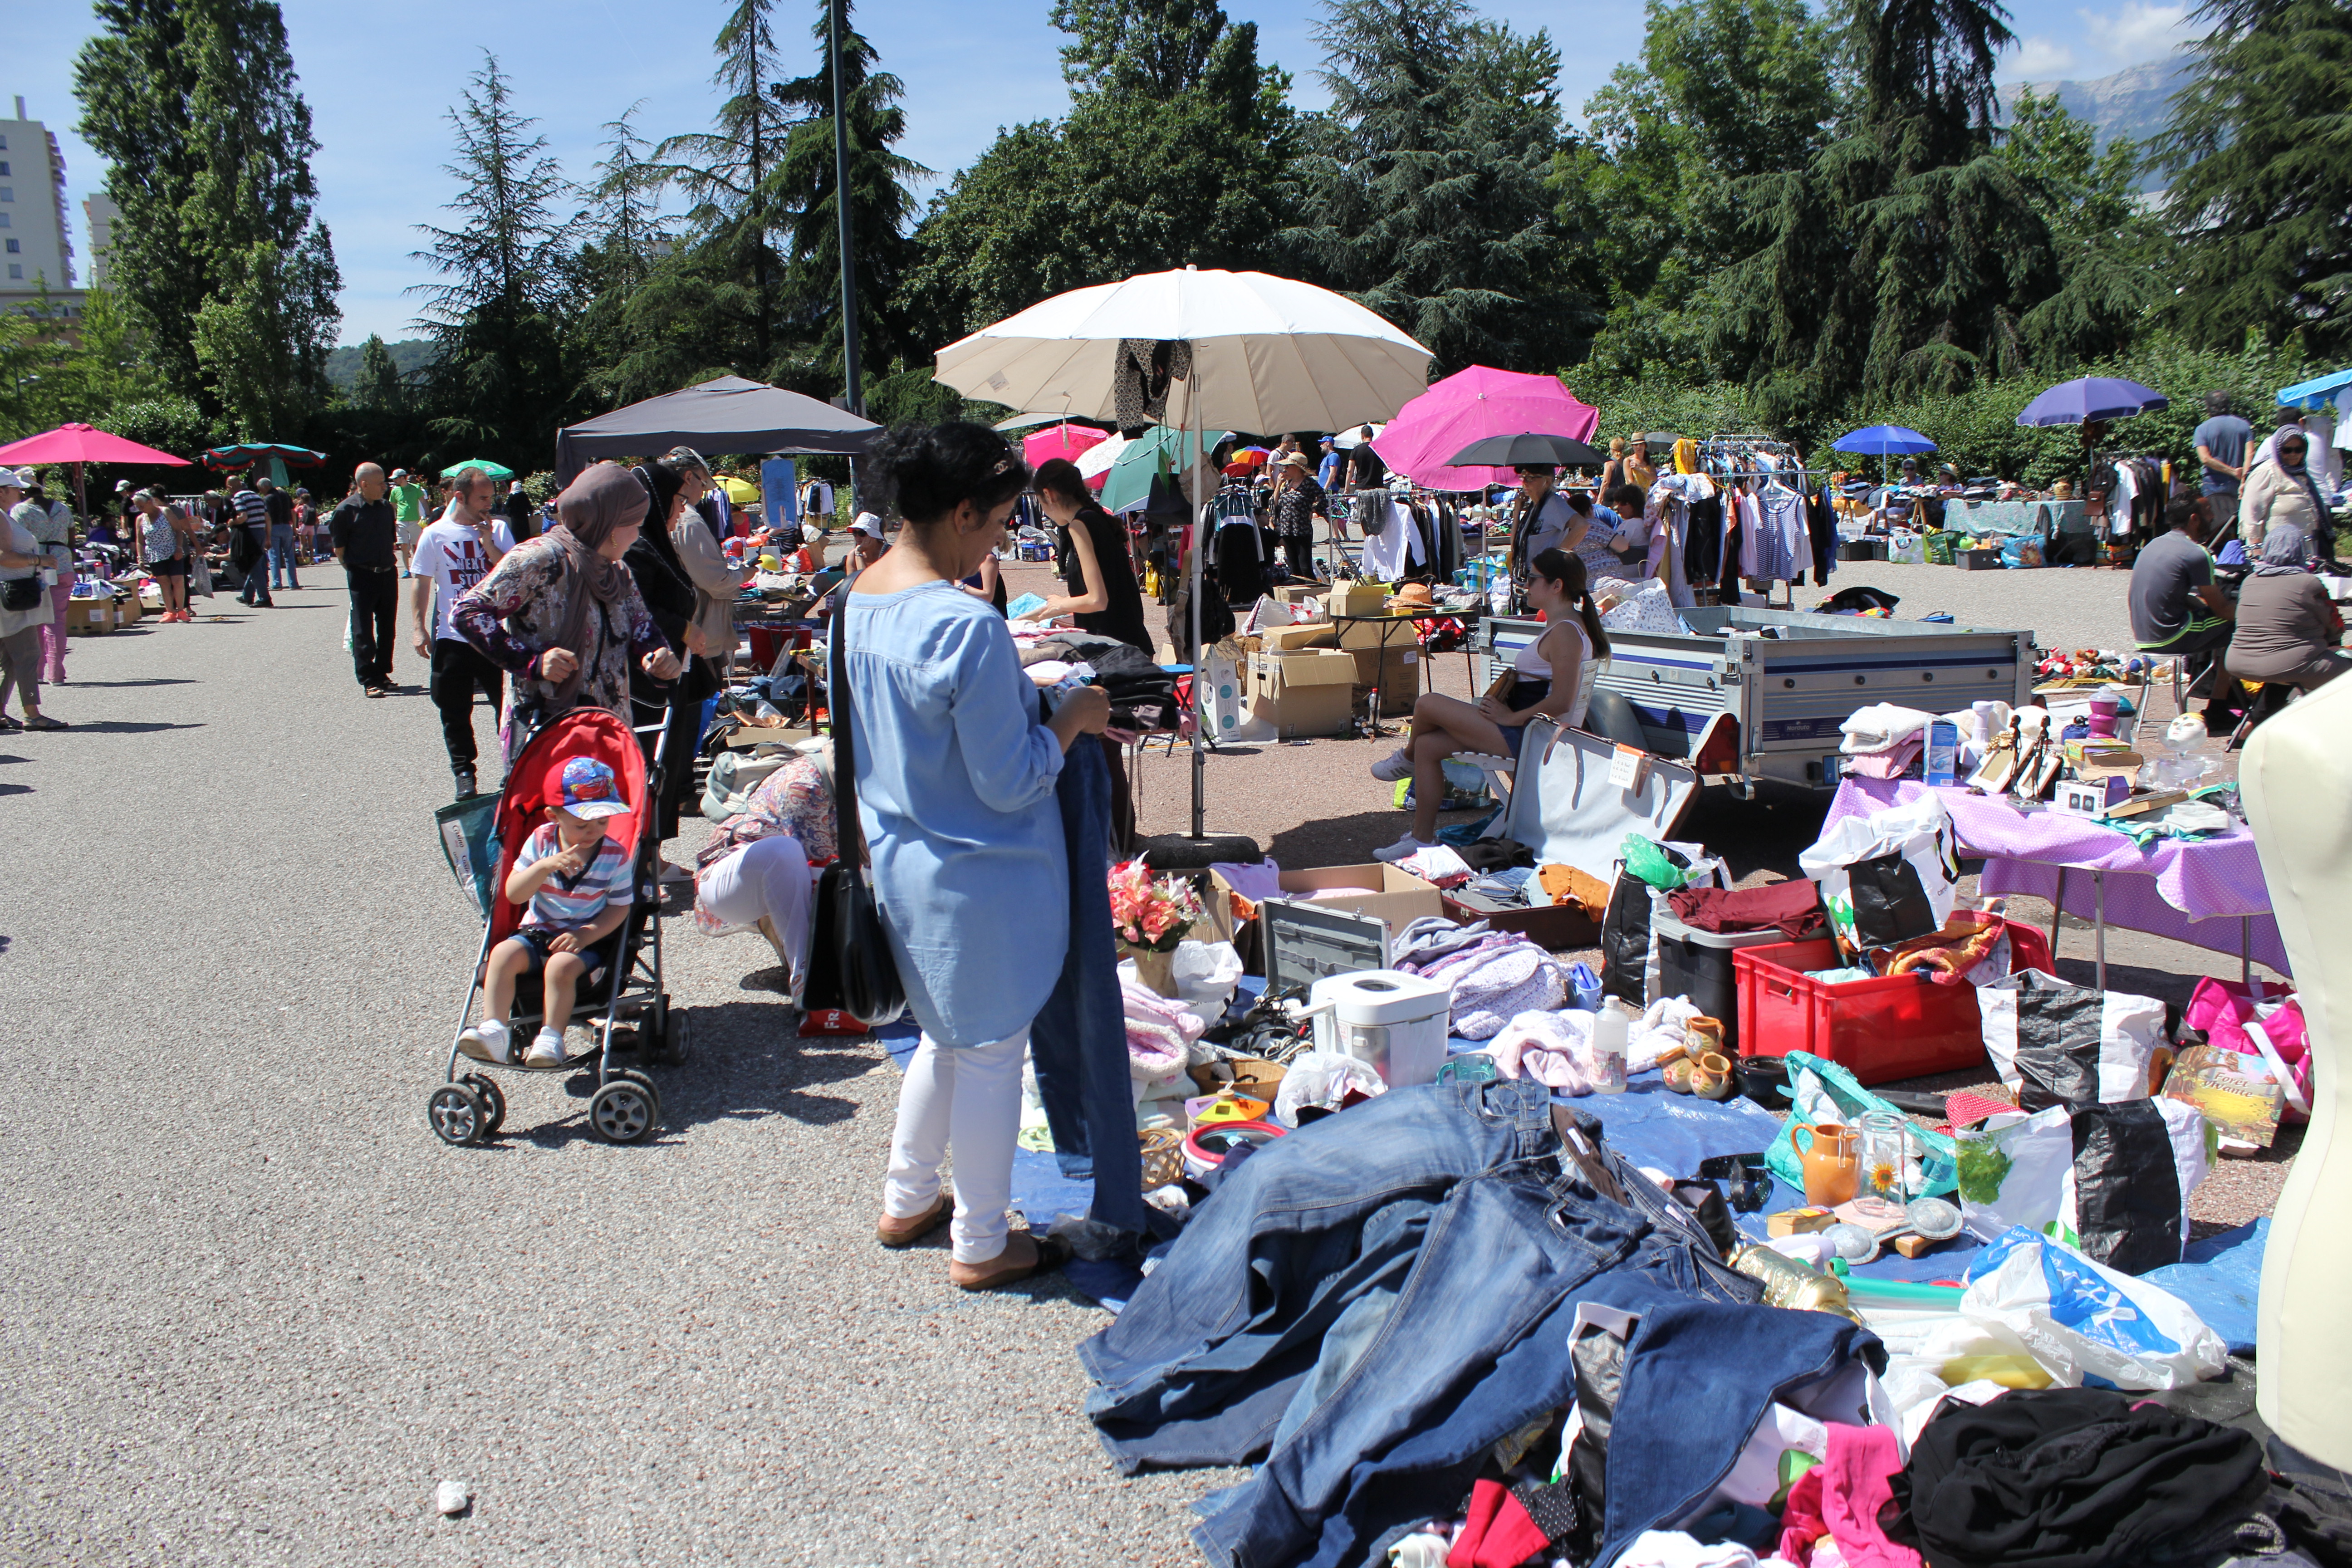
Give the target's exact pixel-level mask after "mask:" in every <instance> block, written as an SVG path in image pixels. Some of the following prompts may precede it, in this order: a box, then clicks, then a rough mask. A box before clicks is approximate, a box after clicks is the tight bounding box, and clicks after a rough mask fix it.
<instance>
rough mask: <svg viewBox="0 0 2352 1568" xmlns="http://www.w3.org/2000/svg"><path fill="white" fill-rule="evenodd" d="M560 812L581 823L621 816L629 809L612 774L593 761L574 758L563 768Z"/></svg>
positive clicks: (607, 768)
mask: <svg viewBox="0 0 2352 1568" xmlns="http://www.w3.org/2000/svg"><path fill="white" fill-rule="evenodd" d="M562 806H563V809H564V810H566V811H568V812H570V813H571V814H572V816H577V817H580V818H582V819H583V820H584V821H593V820H595V819H596V818H598V817H600V816H624V815H625V814H626V813H627V811H628V809H629V806H628V803H627V802H626V801H624V800H623V799H622V798H621V786H620V784H619V782H618V781H617V780H615V779H614V777H613V770H612V769H611V768H609V767H606V766H605V765H604V763H600V762H598V761H597V760H596V759H595V758H593V757H573V758H572V759H571V760H570V761H569V762H567V763H564V764H563V799H562Z"/></svg>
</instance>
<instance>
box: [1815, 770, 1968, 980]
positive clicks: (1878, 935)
mask: <svg viewBox="0 0 2352 1568" xmlns="http://www.w3.org/2000/svg"><path fill="white" fill-rule="evenodd" d="M1889 857H1895V858H1900V859H1901V860H1902V861H1903V863H1904V865H1906V866H1907V867H1908V868H1910V872H1911V876H1912V878H1913V879H1916V882H1917V885H1918V892H1919V894H1920V895H1922V896H1923V897H1924V900H1925V908H1924V910H1917V911H1915V913H1916V918H1915V919H1912V920H1910V921H1907V922H1906V923H1905V924H1903V925H1901V926H1899V927H1894V928H1888V927H1885V925H1884V924H1883V923H1882V922H1883V921H1884V920H1885V909H1884V907H1883V906H1882V905H1881V904H1879V903H1878V902H1877V901H1876V900H1866V904H1867V905H1868V907H1866V908H1865V909H1864V910H1863V912H1862V916H1861V918H1860V921H1859V924H1857V916H1856V911H1855V905H1854V889H1853V875H1852V872H1851V868H1853V867H1854V866H1857V865H1859V864H1861V863H1862V862H1864V861H1880V860H1884V859H1885V858H1889ZM1797 864H1798V866H1799V867H1800V868H1801V869H1802V870H1803V871H1804V873H1805V875H1806V876H1808V877H1811V879H1813V880H1814V881H1815V882H1817V883H1819V884H1820V885H1821V889H1822V908H1823V909H1824V910H1828V911H1829V917H1830V922H1831V924H1832V925H1833V926H1834V927H1836V929H1837V933H1838V938H1839V940H1840V941H1842V942H1844V943H1845V944H1846V945H1847V946H1848V947H1849V948H1856V949H1859V948H1870V947H1887V946H1892V945H1893V944H1894V943H1895V942H1909V941H1912V940H1913V939H1914V938H1916V937H1922V936H1930V935H1933V934H1934V933H1935V932H1937V931H1941V930H1943V929H1944V927H1945V926H1946V925H1948V924H1949V923H1950V921H1951V919H1952V904H1953V901H1954V898H1955V895H1956V894H1957V893H1958V889H1959V879H1960V862H1959V838H1958V835H1957V834H1956V833H1954V831H1953V830H1952V818H1951V816H1950V814H1949V813H1948V812H1946V811H1945V809H1944V803H1943V802H1942V801H1941V800H1939V799H1937V797H1936V796H1935V795H1921V796H1920V797H1919V798H1918V799H1917V800H1915V801H1911V802H1909V803H1908V804H1906V805H1892V806H1888V807H1887V808H1886V809H1885V810H1884V811H1874V812H1871V813H1869V814H1868V815H1867V816H1848V817H1842V818H1840V819H1839V821H1838V822H1837V823H1836V824H1835V825H1834V826H1832V827H1830V828H1829V829H1828V830H1827V831H1826V832H1824V833H1823V834H1822V836H1821V837H1820V838H1819V839H1818V840H1816V841H1815V842H1814V843H1813V845H1812V846H1811V847H1810V848H1808V849H1806V850H1805V851H1804V852H1803V853H1802V854H1801V855H1799V856H1798V857H1797ZM1922 921H1926V922H1927V923H1926V925H1925V929H1912V928H1914V927H1916V926H1919V925H1920V924H1921V922H1922Z"/></svg>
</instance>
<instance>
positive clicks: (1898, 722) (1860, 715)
mask: <svg viewBox="0 0 2352 1568" xmlns="http://www.w3.org/2000/svg"><path fill="white" fill-rule="evenodd" d="M1935 718H1936V716H1935V715H1934V714H1932V713H1922V712H1920V711H1919V710H1917V709H1916V708H1902V707H1898V706H1896V705H1895V704H1894V703H1892V702H1874V703H1872V704H1871V705H1870V706H1869V707H1867V708H1861V709H1857V710H1854V711H1853V712H1852V713H1850V714H1848V715H1847V716H1846V721H1845V722H1844V723H1843V724H1841V725H1839V726H1838V728H1839V730H1840V731H1841V732H1842V733H1843V735H1844V737H1845V738H1844V739H1843V741H1841V742H1839V743H1838V751H1839V752H1842V753H1843V755H1844V756H1845V758H1846V764H1845V771H1846V772H1847V773H1849V774H1851V775H1853V776H1854V777H1856V778H1866V779H1899V778H1902V777H1904V776H1906V774H1910V773H1917V772H1918V771H1919V755H1920V753H1921V752H1924V751H1925V750H1926V749H1927V726H1928V725H1929V724H1931V723H1933V722H1935Z"/></svg>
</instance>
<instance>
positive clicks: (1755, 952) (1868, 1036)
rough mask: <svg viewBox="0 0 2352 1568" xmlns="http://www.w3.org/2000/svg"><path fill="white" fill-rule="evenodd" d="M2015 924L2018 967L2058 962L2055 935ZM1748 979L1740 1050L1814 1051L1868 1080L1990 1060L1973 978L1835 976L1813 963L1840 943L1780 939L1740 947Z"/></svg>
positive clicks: (1738, 969)
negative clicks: (1829, 980)
mask: <svg viewBox="0 0 2352 1568" xmlns="http://www.w3.org/2000/svg"><path fill="white" fill-rule="evenodd" d="M2002 924H2004V925H2006V926H2007V927H2008V928H2009V950H2010V973H2012V974H2014V973H2019V972H2020V971H2022V970H2027V969H2039V970H2042V971H2045V972H2047V971H2048V970H2049V969H2050V967H2051V956H2050V941H2049V939H2048V938H2047V937H2045V936H2043V935H2042V933H2041V932H2040V931H2036V930H2035V929H2034V928H2033V927H2032V926H2030V925H2023V924H2021V923H2019V922H2018V921H2003V922H2002ZM1731 963H1732V970H1733V973H1734V974H1735V975H1736V977H1737V980H1738V986H1739V1049H1740V1051H1741V1053H1742V1054H1743V1055H1746V1056H1751V1057H1780V1056H1786V1055H1788V1054H1789V1053H1790V1051H1805V1052H1808V1053H1810V1054H1811V1055H1813V1056H1817V1057H1821V1058H1824V1059H1826V1060H1829V1061H1833V1062H1835V1063H1837V1064H1838V1065H1839V1066H1840V1067H1843V1068H1845V1069H1846V1070H1847V1071H1848V1072H1851V1073H1853V1076H1854V1077H1855V1078H1856V1079H1859V1080H1860V1081H1861V1082H1864V1083H1893V1082H1895V1080H1896V1079H1906V1078H1920V1077H1923V1076H1925V1075H1927V1074H1928V1073H1938V1072H1950V1071H1952V1070H1953V1069H1955V1068H1968V1067H1975V1066H1977V1065H1979V1063H1982V1062H1983V1061H1984V1060H1985V1049H1984V1031H1983V1024H1982V1020H1981V1018H1980V1017H1979V1014H1978V1010H1977V988H1976V987H1975V986H1973V985H1966V984H1962V985H1938V984H1935V983H1934V982H1933V981H1931V980H1927V979H1926V978H1924V977H1921V976H1917V975H1910V974H1899V975H1896V976H1895V977H1894V978H1893V979H1889V980H1849V981H1846V982H1844V983H1843V984H1837V985H1826V984H1822V982H1820V981H1818V980H1814V979H1812V978H1811V977H1809V976H1808V975H1807V974H1806V973H1805V971H1807V970H1809V969H1832V968H1835V967H1836V966H1837V963H1838V952H1837V943H1835V942H1832V941H1831V940H1830V939H1829V938H1827V937H1822V938H1819V939H1817V940H1815V941H1812V942H1774V943H1772V944H1770V945H1769V946H1765V947H1743V948H1739V949H1738V950H1736V951H1735V952H1733V953H1732V955H1731Z"/></svg>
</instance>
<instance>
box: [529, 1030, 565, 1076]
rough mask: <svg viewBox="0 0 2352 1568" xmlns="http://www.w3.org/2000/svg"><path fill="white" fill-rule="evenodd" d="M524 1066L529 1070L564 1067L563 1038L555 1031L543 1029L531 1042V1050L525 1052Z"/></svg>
mask: <svg viewBox="0 0 2352 1568" xmlns="http://www.w3.org/2000/svg"><path fill="white" fill-rule="evenodd" d="M522 1065H523V1066H525V1067H527V1068H553V1067H562V1065H563V1037H562V1035H560V1034H558V1033H556V1032H555V1031H554V1030H553V1029H541V1031H540V1032H539V1034H538V1035H537V1036H536V1037H534V1038H533V1039H532V1040H531V1042H530V1049H529V1050H527V1051H525V1052H523V1054H522Z"/></svg>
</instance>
